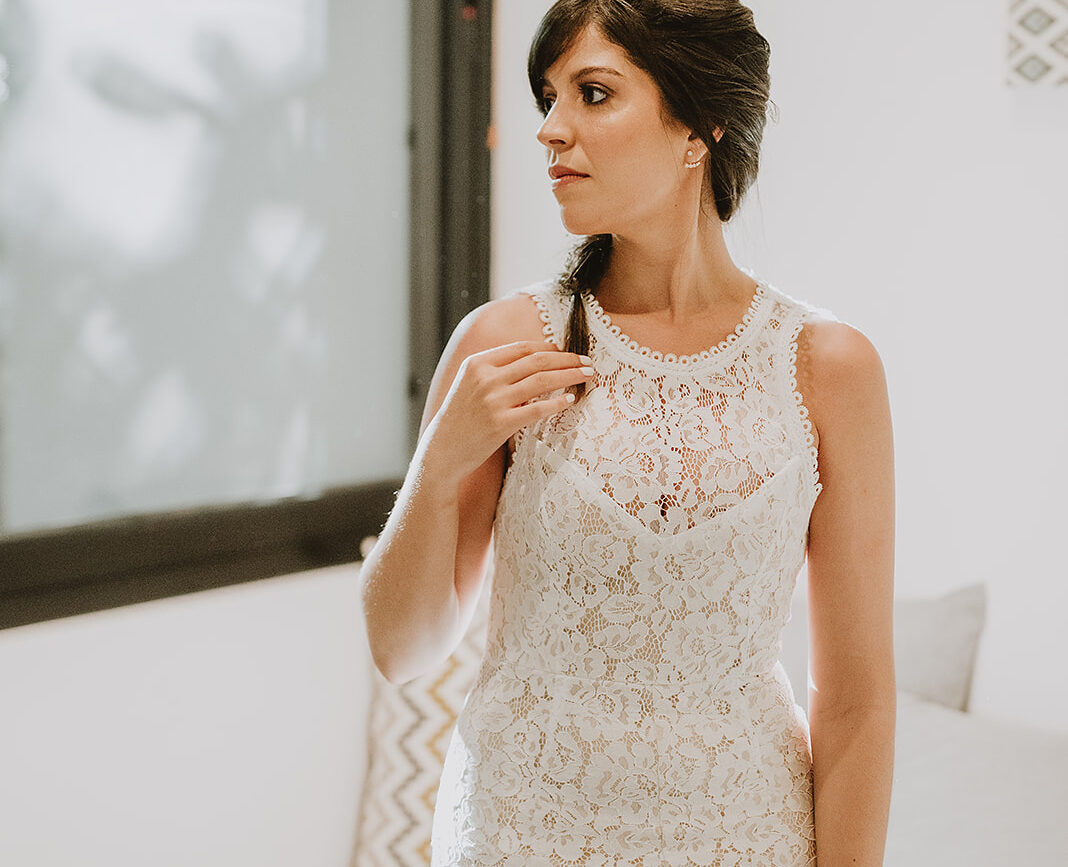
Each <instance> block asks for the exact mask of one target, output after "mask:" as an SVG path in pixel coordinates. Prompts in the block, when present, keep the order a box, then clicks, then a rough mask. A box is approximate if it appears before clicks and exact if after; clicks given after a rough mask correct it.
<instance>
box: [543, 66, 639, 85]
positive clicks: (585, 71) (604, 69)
mask: <svg viewBox="0 0 1068 867" xmlns="http://www.w3.org/2000/svg"><path fill="white" fill-rule="evenodd" d="M595 72H597V73H600V74H602V75H614V76H616V77H617V78H622V77H623V73H622V72H619V71H617V70H615V69H613V68H612V67H611V66H584V67H582V69H580V70H579V71H578V72H576V73H575V74H574V75H572V76H571V80H572V81H576V80H578V79H580V78H582V77H583V76H586V75H592V74H593V73H595ZM541 83H542V86H543V87H544V86H546V85H548V86H549V87H552V85H551V84H549V77H548V76H545V77H544V78H543V79H542V80H541Z"/></svg>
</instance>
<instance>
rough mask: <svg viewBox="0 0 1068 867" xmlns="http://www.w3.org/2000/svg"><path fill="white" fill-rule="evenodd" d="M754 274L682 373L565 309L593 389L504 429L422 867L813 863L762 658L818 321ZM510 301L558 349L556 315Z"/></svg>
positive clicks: (796, 733)
mask: <svg viewBox="0 0 1068 867" xmlns="http://www.w3.org/2000/svg"><path fill="white" fill-rule="evenodd" d="M747 273H748V272H747ZM754 280H755V281H756V282H758V283H759V286H758V288H757V290H756V293H755V294H754V296H753V300H752V302H751V304H750V306H749V309H748V311H747V313H746V315H745V317H744V319H743V321H742V322H741V323H740V324H739V325H738V327H737V329H736V330H735V333H733V334H731V335H730V336H729V337H728V339H727V340H725V341H723V342H722V343H720V344H719V345H718V346H716V347H714V348H712V349H710V350H706V351H705V352H702V353H699V354H697V355H692V356H685V357H675V356H672V355H663V356H661V354H660V353H658V352H652V351H650V350H648V349H647V348H645V347H641V346H639V345H638V344H637V343H635V342H634V341H632V340H630V339H629V338H628V337H627V336H626V335H625V334H622V333H621V332H620V330H619V328H618V327H617V326H614V325H612V323H611V320H610V318H609V316H608V314H606V313H605V312H604V310H603V309H602V308H601V307H600V305H599V304H598V302H597V300H596V298H595V297H594V296H592V295H589V294H587V295H585V296H583V303H584V304H585V305H586V312H587V314H588V316H587V318H588V321H589V327H590V336H591V348H590V353H589V354H590V356H591V357H592V358H593V362H594V368H595V369H596V377H595V378H594V380H593V382H592V384H591V385H590V386H588V388H587V393H586V396H585V397H584V398H583V399H582V400H580V401H578V402H577V403H576V404H575V405H573V406H572V407H570V408H568V409H566V410H564V411H563V412H561V413H558V414H557V415H555V416H552V417H550V418H549V419H546V420H544V421H542V422H539V423H536V424H533V425H530V426H528V427H527V428H524V429H523V430H522V431H520V433H519V435H518V436H517V441H516V451H515V456H514V460H513V462H512V464H511V465H510V466H509V469H508V471H507V474H506V476H505V479H504V483H503V487H502V490H501V495H500V501H499V504H498V509H497V515H496V519H495V524H494V551H493V558H494V572H493V578H492V580H493V586H492V594H491V599H490V612H489V627H488V637H487V646H486V652H485V656H484V659H483V661H482V665H481V668H480V670H479V672H478V676H477V678H476V682H475V684H474V686H473V687H472V689H471V691H470V692H469V693H468V695H467V698H466V701H465V703H464V706H463V708H462V710H461V712H460V715H459V718H458V720H457V723H456V727H455V729H454V730H453V733H452V738H451V741H450V743H449V748H448V751H447V753H446V757H445V765H444V770H443V773H442V777H441V783H440V786H439V788H438V791H437V800H436V802H435V812H434V822H433V831H432V844H431V851H432V859H431V863H432V865H433V867H445V865H449V867H455V865H463V867H475V865H478V867H489V865H508V867H513V865H514V867H539V865H587V867H593V865H598V867H600V865H645V867H652V865H657V867H659V865H723V867H727V865H737V864H752V865H762V867H770V865H783V867H786V865H790V867H794V865H808V864H815V863H816V861H815V835H814V830H813V802H812V758H811V747H810V741H809V729H808V721H807V719H806V717H805V714H804V711H803V710H802V708H801V707H799V706H798V705H797V704H796V703H795V698H794V693H793V690H792V687H791V684H790V682H789V680H788V678H787V676H786V673H785V671H784V669H783V666H782V664H781V662H780V661H779V653H780V650H781V638H780V636H781V631H782V629H783V627H784V626H785V624H786V623H787V621H788V620H789V617H790V601H791V596H792V594H793V591H794V587H795V583H796V580H797V575H798V573H799V571H800V569H801V566H802V565H803V563H804V556H805V543H806V536H807V531H808V520H809V514H810V512H811V510H812V507H813V504H814V503H815V500H816V497H817V496H818V494H819V491H820V483H819V477H818V473H817V463H816V449H815V447H814V445H813V436H812V434H811V424H810V422H809V421H808V419H807V417H806V416H807V411H806V409H805V407H804V406H803V405H802V403H801V398H800V395H799V394H798V393H797V385H796V379H795V374H796V357H797V343H796V341H797V336H798V334H799V332H800V329H801V326H802V323H803V321H804V319H805V317H806V316H808V315H809V314H810V313H811V312H813V311H814V310H815V308H812V307H810V306H809V305H807V304H805V303H804V302H801V301H798V300H796V299H793V298H791V297H789V296H787V295H785V294H784V293H782V292H781V291H779V290H778V289H776V288H774V287H772V286H771V285H769V284H767V283H766V282H764V281H760V280H759V279H758V278H755V277H754ZM517 291H521V292H528V293H530V294H531V295H532V296H533V298H534V300H535V301H536V302H537V304H538V306H539V308H540V310H541V317H542V320H543V322H544V323H545V324H544V331H545V334H546V336H547V339H549V340H552V341H553V342H554V343H555V344H556V345H557V346H562V345H563V334H564V325H565V322H566V318H567V313H568V306H569V304H570V299H569V298H567V297H564V296H561V295H560V294H559V292H558V290H557V289H556V287H555V285H554V284H553V283H552V282H546V283H540V284H535V285H534V286H531V287H526V288H524V289H521V290H517ZM820 312H821V313H822V314H823V315H825V316H827V315H829V314H828V313H827V311H823V310H821V311H820Z"/></svg>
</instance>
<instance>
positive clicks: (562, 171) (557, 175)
mask: <svg viewBox="0 0 1068 867" xmlns="http://www.w3.org/2000/svg"><path fill="white" fill-rule="evenodd" d="M549 177H550V178H552V179H553V180H554V181H558V180H560V179H561V178H568V177H575V178H588V177H589V175H587V174H585V173H584V172H580V171H577V170H575V169H573V168H571V167H570V166H562V165H560V164H559V163H557V164H556V165H554V166H549Z"/></svg>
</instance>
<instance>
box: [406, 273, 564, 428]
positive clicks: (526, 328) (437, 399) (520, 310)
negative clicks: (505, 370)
mask: <svg viewBox="0 0 1068 867" xmlns="http://www.w3.org/2000/svg"><path fill="white" fill-rule="evenodd" d="M546 339H547V338H546V336H545V334H544V333H543V332H542V322H541V314H540V311H539V310H538V306H537V304H536V303H535V301H534V299H533V298H532V297H531V296H530V295H529V294H527V293H525V292H516V293H513V294H510V295H506V296H504V297H503V298H494V299H491V300H489V301H486V302H485V303H483V304H480V305H479V306H478V307H476V308H475V309H474V310H471V311H470V312H469V313H468V314H467V315H466V316H464V318H463V319H461V320H460V322H459V323H457V325H456V328H454V329H453V332H452V335H451V336H450V337H449V341H448V343H447V344H446V345H445V349H444V350H443V351H442V353H441V358H440V359H439V361H438V365H437V369H436V370H435V371H434V376H433V378H432V379H431V382H430V388H429V392H428V395H427V402H426V405H425V407H424V409H423V418H422V423H421V425H420V433H422V430H423V429H425V427H426V426H427V424H429V422H430V420H431V419H432V418H433V417H434V414H435V413H436V412H437V411H438V408H439V407H440V406H441V403H442V401H443V400H444V399H445V395H446V393H447V392H448V390H449V388H450V386H451V384H452V382H453V380H454V379H455V378H456V375H457V373H458V371H459V370H460V367H461V365H463V363H464V361H466V360H467V359H468V358H469V357H470V356H472V355H475V354H476V353H479V352H485V351H486V350H488V349H493V348H494V347H497V346H503V345H504V344H507V343H515V342H517V341H521V340H531V341H545V340H546Z"/></svg>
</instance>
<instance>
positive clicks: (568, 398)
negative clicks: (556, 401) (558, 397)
mask: <svg viewBox="0 0 1068 867" xmlns="http://www.w3.org/2000/svg"><path fill="white" fill-rule="evenodd" d="M564 400H566V401H567V402H568V403H574V402H575V395H573V394H572V393H571V392H570V391H569V392H568V393H567V394H565V395H564Z"/></svg>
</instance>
